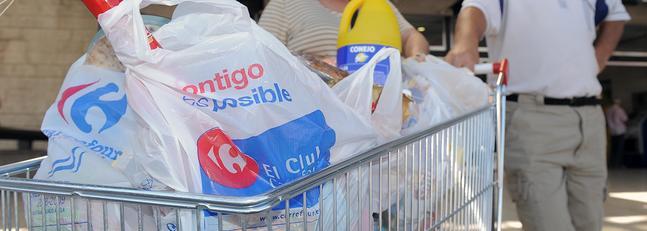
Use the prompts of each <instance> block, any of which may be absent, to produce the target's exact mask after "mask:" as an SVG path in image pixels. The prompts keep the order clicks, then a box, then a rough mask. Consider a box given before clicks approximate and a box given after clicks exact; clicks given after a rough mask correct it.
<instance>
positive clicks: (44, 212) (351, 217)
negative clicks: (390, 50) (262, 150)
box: [0, 60, 507, 230]
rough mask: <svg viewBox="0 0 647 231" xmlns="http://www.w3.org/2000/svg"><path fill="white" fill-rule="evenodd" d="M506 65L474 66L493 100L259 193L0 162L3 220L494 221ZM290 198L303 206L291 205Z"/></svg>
mask: <svg viewBox="0 0 647 231" xmlns="http://www.w3.org/2000/svg"><path fill="white" fill-rule="evenodd" d="M483 67H485V68H483ZM506 70H507V61H505V60H504V61H503V62H501V63H498V64H494V65H492V64H490V65H485V66H483V65H480V66H479V67H478V68H477V72H493V73H496V74H498V76H499V78H498V80H497V86H496V91H495V95H493V100H492V103H491V104H490V105H488V106H486V107H483V108H481V109H478V110H475V111H473V112H471V113H468V114H465V115H463V116H460V117H458V118H455V119H452V120H451V121H447V122H445V123H443V124H440V125H438V126H435V127H433V128H430V129H428V130H425V131H422V132H419V133H417V134H413V135H410V136H407V137H404V138H401V139H398V140H395V141H392V142H389V143H386V144H383V145H381V146H378V147H376V148H373V149H371V150H369V151H367V152H365V153H362V154H360V155H356V156H354V157H353V158H351V159H350V160H348V161H345V162H342V163H340V164H336V165H334V166H330V167H328V168H326V169H324V170H322V171H321V172H317V173H314V174H311V175H309V176H307V177H305V178H303V179H301V180H298V181H295V182H292V183H290V184H287V185H284V186H281V187H279V188H277V189H275V190H273V191H270V192H268V193H266V194H263V195H259V196H252V197H223V196H211V195H199V194H189V193H173V192H159V191H143V190H136V189H126V188H116V187H103V186H94V185H81V184H72V183H61V182H51V181H39V180H33V179H31V177H32V176H33V174H34V173H35V170H37V168H38V167H39V166H40V162H41V161H42V160H43V158H44V157H41V158H36V159H32V160H27V161H23V162H18V163H13V164H9V165H5V166H2V167H0V190H1V195H0V200H1V206H2V208H1V209H2V210H1V211H2V212H1V213H0V215H2V217H1V221H2V226H0V228H3V229H4V230H23V229H25V230H261V229H262V230H492V229H497V230H498V229H500V225H499V224H500V223H501V199H502V180H503V174H502V171H501V170H502V169H503V168H502V166H503V158H502V157H503V153H504V150H503V147H504V145H503V144H504V143H503V142H504V139H503V137H504V124H505V123H504V115H505V98H504V94H503V93H504V91H505V84H504V81H505V73H506V72H507V71H506ZM309 193H315V194H316V195H318V197H319V200H318V203H316V204H313V203H310V204H308V203H307V202H306V196H307V194H309ZM310 197H312V195H311V196H310ZM295 200H298V201H299V202H300V201H301V200H302V201H303V203H299V204H302V206H299V207H297V208H294V206H290V203H291V202H292V203H294V201H295ZM277 208H280V209H277Z"/></svg>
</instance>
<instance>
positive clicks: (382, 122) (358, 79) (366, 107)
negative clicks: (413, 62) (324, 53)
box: [333, 48, 402, 142]
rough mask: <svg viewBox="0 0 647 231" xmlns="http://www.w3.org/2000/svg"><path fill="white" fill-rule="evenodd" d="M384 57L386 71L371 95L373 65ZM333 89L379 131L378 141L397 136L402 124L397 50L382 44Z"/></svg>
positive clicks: (374, 66)
mask: <svg viewBox="0 0 647 231" xmlns="http://www.w3.org/2000/svg"><path fill="white" fill-rule="evenodd" d="M383 60H388V61H389V65H391V66H390V71H389V72H388V73H387V74H388V76H387V78H386V82H385V83H384V84H383V86H382V87H381V88H380V93H379V94H377V95H378V98H375V99H374V97H375V95H376V94H375V82H374V81H375V78H373V77H374V76H375V73H376V72H377V68H376V67H377V65H378V64H379V63H380V62H382V61H383ZM333 90H334V91H335V93H336V94H337V97H339V98H340V99H341V100H342V101H343V102H344V103H346V104H347V105H349V106H350V107H352V108H353V109H354V110H355V111H356V112H357V113H358V114H359V115H361V116H362V118H363V119H364V120H366V121H370V123H371V124H372V125H373V128H375V129H376V130H377V132H378V134H379V135H380V142H386V141H390V140H393V139H396V138H398V137H400V129H401V127H402V72H401V70H400V52H398V50H396V49H394V48H383V49H381V50H380V51H379V52H377V53H376V54H375V56H373V58H371V59H370V60H369V61H368V62H367V64H366V65H364V66H363V67H362V68H360V69H359V70H357V71H356V72H354V73H352V74H351V75H349V76H348V77H346V78H344V79H343V80H342V81H340V82H339V83H337V84H336V85H335V86H334V87H333Z"/></svg>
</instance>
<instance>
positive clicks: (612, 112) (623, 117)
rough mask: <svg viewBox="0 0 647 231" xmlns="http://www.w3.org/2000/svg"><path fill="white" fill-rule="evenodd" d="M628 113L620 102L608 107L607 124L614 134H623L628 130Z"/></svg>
mask: <svg viewBox="0 0 647 231" xmlns="http://www.w3.org/2000/svg"><path fill="white" fill-rule="evenodd" d="M627 119H628V118H627V113H625V110H624V109H622V107H620V105H618V104H614V105H613V106H611V107H610V108H609V109H607V125H608V126H609V132H610V133H611V135H612V136H616V135H623V134H625V132H627Z"/></svg>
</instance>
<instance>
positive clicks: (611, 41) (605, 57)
mask: <svg viewBox="0 0 647 231" xmlns="http://www.w3.org/2000/svg"><path fill="white" fill-rule="evenodd" d="M624 27H625V22H624V21H605V22H602V23H601V24H600V29H599V32H598V37H597V39H596V40H595V58H596V59H597V61H598V72H602V71H603V70H604V68H605V67H606V66H607V62H608V61H609V58H610V57H611V55H612V54H613V51H614V50H615V49H616V46H617V45H618V42H619V41H620V37H622V32H623V31H624Z"/></svg>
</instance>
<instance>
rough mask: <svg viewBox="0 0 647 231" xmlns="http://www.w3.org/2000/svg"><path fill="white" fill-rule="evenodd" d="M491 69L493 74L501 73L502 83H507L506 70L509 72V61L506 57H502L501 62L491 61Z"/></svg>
mask: <svg viewBox="0 0 647 231" xmlns="http://www.w3.org/2000/svg"><path fill="white" fill-rule="evenodd" d="M492 66H493V67H492V69H493V71H494V74H500V73H502V74H503V80H502V83H503V85H508V72H509V68H508V67H509V62H508V59H503V60H501V62H498V63H493V64H492Z"/></svg>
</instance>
